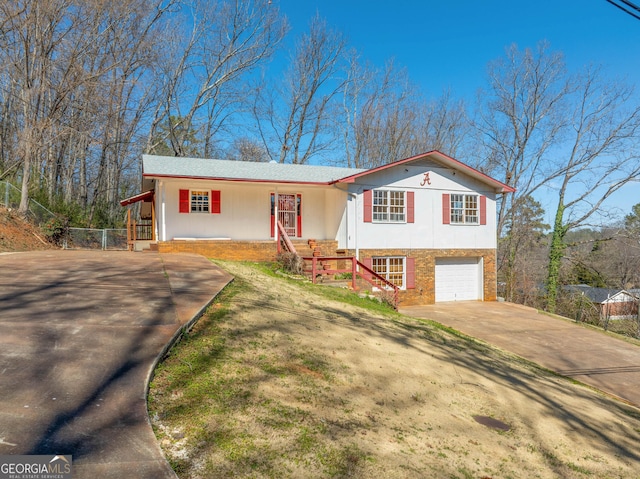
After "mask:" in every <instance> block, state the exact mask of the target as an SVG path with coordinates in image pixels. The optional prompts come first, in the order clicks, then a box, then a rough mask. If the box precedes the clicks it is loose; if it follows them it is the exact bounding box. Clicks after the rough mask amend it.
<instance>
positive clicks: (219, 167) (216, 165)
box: [142, 150, 515, 193]
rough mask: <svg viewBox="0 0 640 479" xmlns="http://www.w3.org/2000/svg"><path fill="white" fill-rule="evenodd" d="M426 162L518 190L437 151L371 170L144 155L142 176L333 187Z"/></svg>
mask: <svg viewBox="0 0 640 479" xmlns="http://www.w3.org/2000/svg"><path fill="white" fill-rule="evenodd" d="M424 159H428V160H431V161H434V162H436V163H438V164H440V165H442V166H443V167H445V168H452V169H455V170H457V171H461V172H463V173H465V174H466V175H468V176H470V177H472V178H475V179H476V180H478V181H480V182H482V183H484V184H486V185H488V186H490V187H491V188H492V189H494V190H495V191H496V192H497V193H513V192H514V191H515V188H512V187H511V186H509V185H506V184H504V183H502V182H500V181H498V180H495V179H493V178H491V177H490V176H487V175H485V174H484V173H482V172H480V171H478V170H476V169H474V168H471V167H470V166H467V165H465V164H464V163H462V162H460V161H458V160H456V159H454V158H451V157H450V156H447V155H445V154H443V153H441V152H439V151H435V150H434V151H430V152H428V153H422V154H420V155H416V156H412V157H410V158H405V159H403V160H398V161H394V162H392V163H388V164H386V165H382V166H378V167H376V168H371V169H363V168H343V167H337V166H316V165H293V164H284V163H259V162H250V161H234V160H213V159H203V158H178V157H174V156H155V155H143V156H142V176H143V177H147V178H158V177H165V178H193V179H206V180H226V181H249V182H270V183H274V182H275V183H300V184H318V185H330V184H335V183H353V182H355V181H356V180H357V179H358V178H362V177H365V176H367V175H370V174H373V173H377V172H380V171H384V170H386V169H389V168H395V167H398V166H400V165H406V164H408V163H414V162H419V161H420V160H424Z"/></svg>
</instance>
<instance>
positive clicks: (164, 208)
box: [158, 181, 167, 241]
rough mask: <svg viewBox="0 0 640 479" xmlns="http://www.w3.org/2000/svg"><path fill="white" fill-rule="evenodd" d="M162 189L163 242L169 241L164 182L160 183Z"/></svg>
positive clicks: (161, 223) (161, 227)
mask: <svg viewBox="0 0 640 479" xmlns="http://www.w3.org/2000/svg"><path fill="white" fill-rule="evenodd" d="M158 188H159V189H160V233H161V238H162V239H161V240H160V241H167V222H166V201H165V188H164V181H160V182H159V183H158Z"/></svg>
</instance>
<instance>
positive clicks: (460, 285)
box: [436, 258, 483, 302]
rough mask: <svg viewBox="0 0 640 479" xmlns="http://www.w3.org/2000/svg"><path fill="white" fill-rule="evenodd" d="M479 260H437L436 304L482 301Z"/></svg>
mask: <svg viewBox="0 0 640 479" xmlns="http://www.w3.org/2000/svg"><path fill="white" fill-rule="evenodd" d="M481 265H482V259H481V258H437V259H436V302H439V301H466V300H474V299H482V284H483V281H482V267H481Z"/></svg>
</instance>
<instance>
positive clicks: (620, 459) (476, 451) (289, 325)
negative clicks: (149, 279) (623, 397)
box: [150, 263, 640, 479]
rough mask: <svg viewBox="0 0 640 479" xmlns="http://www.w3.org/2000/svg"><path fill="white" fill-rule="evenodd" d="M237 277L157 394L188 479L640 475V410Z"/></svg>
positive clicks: (485, 352)
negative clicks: (503, 427) (230, 291)
mask: <svg viewBox="0 0 640 479" xmlns="http://www.w3.org/2000/svg"><path fill="white" fill-rule="evenodd" d="M223 266H224V267H225V268H226V269H228V271H229V272H231V273H232V274H233V275H235V276H236V278H237V281H238V282H241V283H242V285H241V286H238V285H236V287H237V289H236V290H234V293H233V295H232V297H229V298H227V299H226V300H225V304H224V305H218V306H216V307H214V308H212V309H211V311H210V312H209V314H208V317H207V318H205V319H203V320H202V321H201V322H200V323H199V324H198V325H197V326H196V328H195V329H194V331H193V333H192V334H191V335H190V337H189V338H188V340H187V341H185V342H184V343H183V344H181V345H180V346H179V347H178V349H177V350H176V351H174V352H173V353H172V355H171V357H170V358H168V359H167V361H166V362H165V363H164V364H163V365H162V366H161V367H160V368H159V370H158V372H157V376H156V379H155V380H154V383H153V385H152V388H151V391H150V407H151V412H152V417H153V418H154V423H155V427H156V431H157V432H158V437H159V439H160V441H161V445H162V447H163V449H164V450H165V453H166V454H167V456H168V457H169V458H170V461H171V462H172V464H173V465H174V467H175V468H176V470H177V471H178V473H179V475H180V477H185V478H186V477H189V478H200V477H201V478H206V477H300V478H302V477H304V478H307V477H358V478H382V477H384V478H413V477H415V478H419V477H420V478H421V477H435V478H439V477H451V478H494V479H495V478H525V477H526V478H530V477H531V478H549V479H551V478H557V477H563V478H587V477H599V478H600V477H602V478H604V477H608V478H637V477H639V476H640V455H639V453H638V451H637V444H638V443H639V441H640V412H638V411H637V410H635V409H632V408H629V407H627V406H625V405H623V404H620V403H618V402H616V401H614V400H612V399H610V398H607V397H604V396H602V395H600V394H598V393H596V392H594V391H592V390H589V389H587V388H584V387H581V386H580V385H576V384H573V383H571V382H570V381H568V380H565V379H562V378H559V377H557V376H554V375H552V374H550V373H548V372H546V371H543V370H540V369H538V368H536V367H534V366H532V365H529V364H527V363H525V362H523V361H520V360H518V359H517V358H514V357H511V356H509V355H506V354H504V353H502V352H499V351H496V350H493V349H491V348H488V347H486V346H484V345H482V344H479V343H477V342H474V341H470V340H467V339H465V338H463V337H459V336H457V335H455V334H450V333H448V332H446V331H443V330H440V329H438V328H435V327H434V326H433V325H431V324H427V323H424V322H419V321H417V320H413V319H412V318H408V317H403V316H400V315H384V314H378V313H374V312H371V311H368V310H366V309H362V308H359V307H356V306H351V305H347V304H344V303H341V302H336V301H331V300H329V299H326V298H325V297H323V296H322V295H318V294H316V293H315V292H314V291H313V290H310V289H308V288H306V287H304V288H303V287H301V286H300V285H298V284H293V283H291V282H290V281H284V280H282V279H278V278H274V277H270V276H268V275H265V274H263V273H260V272H259V271H257V270H256V269H254V268H252V267H250V266H247V265H243V264H238V263H225V264H224V265H223ZM477 417H483V418H487V419H484V422H486V423H488V426H487V425H483V424H481V423H479V422H477V420H476V419H475V418H477ZM492 424H505V425H508V428H509V430H508V431H505V430H501V429H500V428H494V427H491V425H492Z"/></svg>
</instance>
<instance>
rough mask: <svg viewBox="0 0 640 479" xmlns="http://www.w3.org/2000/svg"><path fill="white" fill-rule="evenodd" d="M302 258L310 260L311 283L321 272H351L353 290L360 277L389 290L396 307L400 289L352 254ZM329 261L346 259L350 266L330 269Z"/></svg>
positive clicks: (376, 286) (377, 286)
mask: <svg viewBox="0 0 640 479" xmlns="http://www.w3.org/2000/svg"><path fill="white" fill-rule="evenodd" d="M302 259H303V260H305V261H310V262H311V271H310V273H311V280H312V281H313V283H315V282H316V278H317V276H318V275H321V274H340V273H351V287H352V288H353V289H354V290H356V289H358V286H357V283H356V279H357V278H358V277H360V278H362V279H364V280H365V281H367V282H368V283H369V284H371V285H372V286H373V287H374V288H380V289H381V290H386V291H390V292H391V293H392V295H393V300H392V303H393V307H394V308H395V309H396V310H397V309H398V294H399V293H398V292H399V290H400V289H399V288H398V287H397V286H396V285H395V284H393V283H391V282H390V281H388V280H387V279H386V278H384V277H383V276H380V275H379V274H378V273H376V272H375V271H373V270H372V269H371V268H369V267H368V266H365V265H364V264H362V263H361V262H360V261H358V260H357V259H356V258H355V257H354V256H311V257H303V258H302ZM329 261H348V262H350V263H351V266H350V267H349V268H342V269H331V268H327V267H326V265H327V264H328V262H329Z"/></svg>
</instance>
